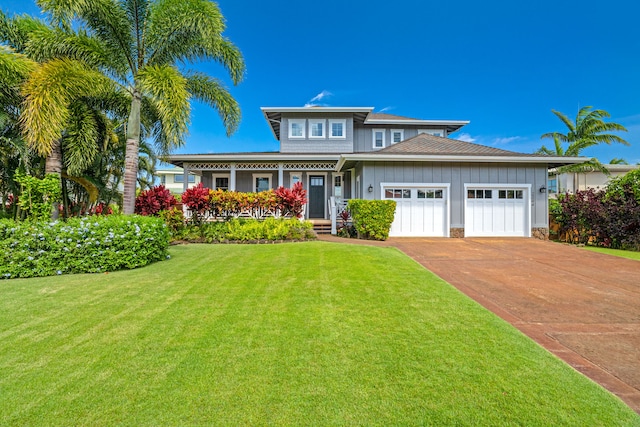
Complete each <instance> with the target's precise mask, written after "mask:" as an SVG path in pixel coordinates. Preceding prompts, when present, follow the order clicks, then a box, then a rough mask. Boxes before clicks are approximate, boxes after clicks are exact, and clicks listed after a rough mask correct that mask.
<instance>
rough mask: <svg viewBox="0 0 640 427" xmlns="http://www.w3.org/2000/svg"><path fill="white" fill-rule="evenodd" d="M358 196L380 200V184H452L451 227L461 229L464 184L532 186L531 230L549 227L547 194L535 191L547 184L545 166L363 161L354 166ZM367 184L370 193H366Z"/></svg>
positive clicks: (462, 225)
mask: <svg viewBox="0 0 640 427" xmlns="http://www.w3.org/2000/svg"><path fill="white" fill-rule="evenodd" d="M356 175H360V177H361V178H360V186H361V189H360V191H361V192H360V194H362V195H363V197H364V198H368V199H378V200H380V199H381V198H382V197H383V195H382V194H381V190H380V183H382V182H398V183H425V184H429V183H437V184H443V183H444V184H446V183H450V184H451V195H450V199H449V200H450V201H451V206H450V212H451V218H450V221H451V222H450V226H451V227H452V228H462V227H464V219H465V217H464V202H465V194H464V191H465V189H464V185H465V184H523V186H524V185H527V184H531V195H530V197H531V227H532V228H537V227H541V228H543V227H548V221H549V219H548V207H547V203H548V202H547V197H548V196H547V194H546V193H541V192H539V191H538V189H539V188H540V187H546V185H547V167H546V165H544V164H526V163H522V164H518V165H513V164H512V165H504V164H500V163H448V162H441V163H438V162H433V163H432V162H392V161H384V162H382V161H381V162H363V163H361V164H359V165H357V166H356ZM369 185H371V186H372V187H373V192H372V193H369V192H368V191H367V189H368V187H369Z"/></svg>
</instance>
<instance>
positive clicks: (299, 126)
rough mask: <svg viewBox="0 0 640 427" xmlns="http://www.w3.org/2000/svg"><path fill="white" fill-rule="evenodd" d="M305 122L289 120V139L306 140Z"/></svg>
mask: <svg viewBox="0 0 640 427" xmlns="http://www.w3.org/2000/svg"><path fill="white" fill-rule="evenodd" d="M304 126H305V121H304V120H293V119H289V138H304V136H305V128H304Z"/></svg>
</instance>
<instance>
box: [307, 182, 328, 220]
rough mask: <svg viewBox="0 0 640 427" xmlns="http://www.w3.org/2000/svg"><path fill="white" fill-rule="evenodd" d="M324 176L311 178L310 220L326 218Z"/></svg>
mask: <svg viewBox="0 0 640 427" xmlns="http://www.w3.org/2000/svg"><path fill="white" fill-rule="evenodd" d="M324 197H325V191H324V176H323V175H311V176H309V218H324V204H325V199H324Z"/></svg>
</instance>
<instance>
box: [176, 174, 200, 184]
mask: <svg viewBox="0 0 640 427" xmlns="http://www.w3.org/2000/svg"><path fill="white" fill-rule="evenodd" d="M187 179H188V180H189V184H193V183H194V182H196V176H195V175H191V174H190V175H189V177H188V178H187ZM173 182H176V183H183V182H184V175H174V176H173Z"/></svg>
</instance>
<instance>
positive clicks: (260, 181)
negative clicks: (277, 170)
mask: <svg viewBox="0 0 640 427" xmlns="http://www.w3.org/2000/svg"><path fill="white" fill-rule="evenodd" d="M270 189H271V174H264V173H262V174H260V173H254V174H253V191H255V192H256V193H259V192H261V191H267V190H270Z"/></svg>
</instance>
